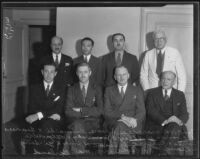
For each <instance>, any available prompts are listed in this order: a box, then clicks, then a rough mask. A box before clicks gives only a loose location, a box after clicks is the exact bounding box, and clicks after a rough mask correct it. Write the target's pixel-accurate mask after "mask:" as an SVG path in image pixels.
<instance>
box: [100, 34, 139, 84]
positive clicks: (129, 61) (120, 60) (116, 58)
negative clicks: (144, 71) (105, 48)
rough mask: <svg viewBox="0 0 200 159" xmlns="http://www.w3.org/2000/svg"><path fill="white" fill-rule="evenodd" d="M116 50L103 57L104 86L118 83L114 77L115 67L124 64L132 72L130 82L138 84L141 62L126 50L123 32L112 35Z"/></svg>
mask: <svg viewBox="0 0 200 159" xmlns="http://www.w3.org/2000/svg"><path fill="white" fill-rule="evenodd" d="M112 42H113V46H114V51H113V52H111V53H109V54H106V55H104V56H103V58H102V81H103V82H102V83H103V85H104V87H107V86H111V85H114V84H116V82H115V79H114V68H115V67H116V66H120V65H124V66H125V67H126V68H127V69H128V72H129V73H130V78H129V82H130V83H131V84H133V83H135V84H138V81H139V64H138V60H137V58H136V56H135V55H132V54H130V53H128V52H126V51H125V50H124V49H125V36H124V35H123V34H122V33H116V34H113V36H112Z"/></svg>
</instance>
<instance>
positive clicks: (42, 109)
mask: <svg viewBox="0 0 200 159" xmlns="http://www.w3.org/2000/svg"><path fill="white" fill-rule="evenodd" d="M41 73H42V75H43V81H42V82H41V83H40V84H36V85H33V86H32V87H31V89H30V101H29V115H28V116H27V117H26V118H25V121H26V122H27V123H28V124H29V126H31V127H33V128H35V131H36V132H37V133H38V134H41V135H42V137H41V138H38V139H37V138H36V141H37V143H39V145H34V151H35V153H45V154H47V153H54V152H53V150H54V140H53V141H52V139H51V138H50V139H48V138H46V137H47V136H48V135H50V134H49V130H60V128H61V126H62V121H63V109H64V93H63V92H64V91H63V87H60V86H59V85H57V84H56V83H55V82H54V78H55V76H56V74H57V71H56V66H55V65H54V63H52V62H51V61H48V60H47V61H45V62H44V63H43V68H42V70H41Z"/></svg>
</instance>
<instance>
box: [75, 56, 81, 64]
mask: <svg viewBox="0 0 200 159" xmlns="http://www.w3.org/2000/svg"><path fill="white" fill-rule="evenodd" d="M82 59H83V55H81V56H78V57H75V58H74V59H73V62H74V64H77V63H80V62H83V60H82Z"/></svg>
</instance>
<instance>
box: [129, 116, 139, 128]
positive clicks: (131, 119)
mask: <svg viewBox="0 0 200 159" xmlns="http://www.w3.org/2000/svg"><path fill="white" fill-rule="evenodd" d="M129 123H130V124H131V127H132V128H135V127H136V126H137V120H136V119H135V118H130V122H129Z"/></svg>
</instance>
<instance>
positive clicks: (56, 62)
mask: <svg viewBox="0 0 200 159" xmlns="http://www.w3.org/2000/svg"><path fill="white" fill-rule="evenodd" d="M55 64H56V67H58V65H59V62H58V55H56V60H55Z"/></svg>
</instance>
